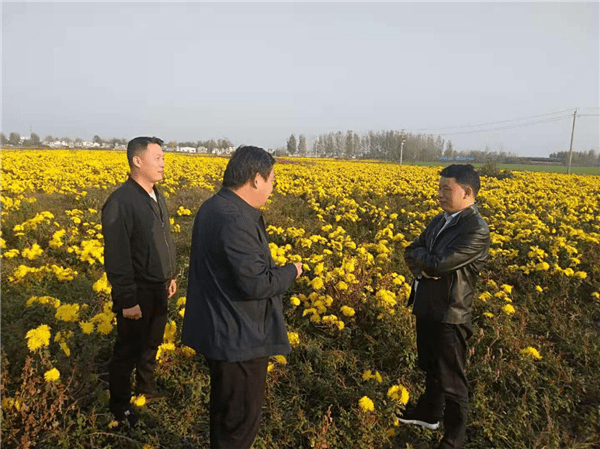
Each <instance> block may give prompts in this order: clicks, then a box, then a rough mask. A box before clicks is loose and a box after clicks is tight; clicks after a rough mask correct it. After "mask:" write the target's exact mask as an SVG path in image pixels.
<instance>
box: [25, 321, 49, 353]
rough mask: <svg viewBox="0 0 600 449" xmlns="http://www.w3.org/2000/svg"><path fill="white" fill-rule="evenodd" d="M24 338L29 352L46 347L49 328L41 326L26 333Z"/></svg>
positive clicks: (45, 325)
mask: <svg viewBox="0 0 600 449" xmlns="http://www.w3.org/2000/svg"><path fill="white" fill-rule="evenodd" d="M25 338H26V339H27V347H28V348H29V350H30V351H35V350H37V349H39V348H43V347H46V346H48V345H49V344H50V326H48V325H47V324H42V325H41V326H38V327H36V328H35V329H31V330H29V331H28V332H27V334H26V335H25Z"/></svg>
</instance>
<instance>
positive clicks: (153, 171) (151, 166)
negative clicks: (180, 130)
mask: <svg viewBox="0 0 600 449" xmlns="http://www.w3.org/2000/svg"><path fill="white" fill-rule="evenodd" d="M135 157H136V158H138V161H137V162H138V163H139V165H138V166H137V168H138V173H139V174H140V175H141V176H142V177H143V178H144V179H146V180H147V181H149V182H158V181H160V180H161V179H162V178H163V171H164V168H165V153H163V150H162V148H161V147H160V145H158V144H156V143H151V144H149V145H148V147H147V148H146V151H144V152H143V153H141V154H140V155H138V156H135Z"/></svg>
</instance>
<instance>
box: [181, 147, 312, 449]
mask: <svg viewBox="0 0 600 449" xmlns="http://www.w3.org/2000/svg"><path fill="white" fill-rule="evenodd" d="M274 163H275V160H274V159H273V157H272V156H271V155H270V154H269V153H267V152H266V151H265V150H263V149H262V148H257V147H251V146H241V147H239V148H238V149H237V150H236V151H235V153H234V154H233V155H232V157H231V159H230V160H229V163H228V164H227V168H226V169H225V174H224V176H223V187H222V188H221V190H219V192H218V193H217V194H216V195H214V196H212V197H211V198H209V199H208V200H206V201H205V202H204V203H203V204H202V206H201V207H200V209H199V210H198V213H197V214H196V219H195V221H194V229H193V234H192V249H191V255H190V273H189V284H188V291H187V303H186V312H185V317H184V321H183V334H182V342H183V343H184V344H186V345H188V346H190V347H192V348H193V349H195V350H196V351H198V352H199V353H201V354H203V355H204V357H205V358H206V360H207V362H208V367H209V369H210V376H211V383H210V388H211V391H210V445H211V448H213V449H244V448H250V446H252V442H253V441H254V438H255V436H256V433H257V432H258V427H259V422H260V410H261V407H262V403H263V399H264V392H265V385H266V374H267V364H268V358H269V356H272V355H277V354H287V353H289V352H290V350H291V348H290V344H289V341H288V338H287V332H286V328H285V323H284V319H283V306H282V300H281V295H282V294H283V293H285V292H286V291H287V290H288V289H289V287H290V286H291V284H292V283H293V282H294V280H295V279H297V278H298V277H299V276H300V274H301V273H302V264H300V263H293V264H287V265H285V266H282V267H277V266H275V263H274V261H273V259H272V257H271V252H270V250H269V242H268V238H267V232H266V229H265V222H264V221H263V217H262V214H261V212H260V210H259V208H260V207H262V206H264V204H265V203H266V202H267V199H268V198H269V196H270V194H271V192H272V190H273V182H274V177H275V175H274V172H273V164H274Z"/></svg>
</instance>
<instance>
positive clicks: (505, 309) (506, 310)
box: [502, 304, 515, 315]
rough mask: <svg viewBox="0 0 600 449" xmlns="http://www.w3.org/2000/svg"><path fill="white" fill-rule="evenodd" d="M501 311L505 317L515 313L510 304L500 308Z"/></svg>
mask: <svg viewBox="0 0 600 449" xmlns="http://www.w3.org/2000/svg"><path fill="white" fill-rule="evenodd" d="M502 311H503V312H504V313H506V314H507V315H512V314H513V313H515V308H514V307H513V306H511V305H510V304H506V305H505V306H504V307H502Z"/></svg>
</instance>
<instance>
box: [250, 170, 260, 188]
mask: <svg viewBox="0 0 600 449" xmlns="http://www.w3.org/2000/svg"><path fill="white" fill-rule="evenodd" d="M259 176H260V173H256V174H255V175H254V178H253V179H252V187H254V188H255V189H258V183H259V181H258V177H259Z"/></svg>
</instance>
